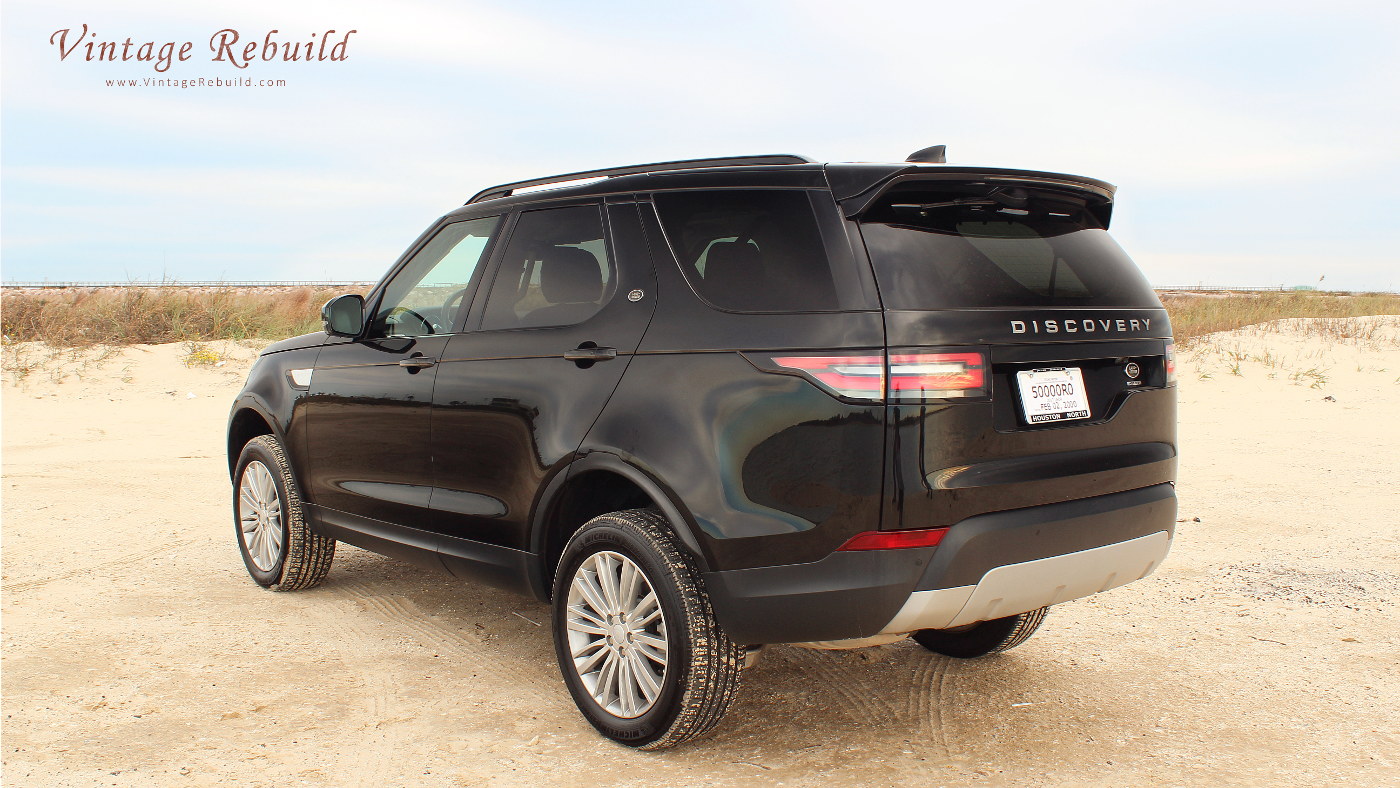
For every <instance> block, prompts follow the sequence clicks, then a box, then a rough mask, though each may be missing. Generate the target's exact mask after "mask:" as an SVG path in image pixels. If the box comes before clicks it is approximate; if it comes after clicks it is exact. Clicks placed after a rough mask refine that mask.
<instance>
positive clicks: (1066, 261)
mask: <svg viewBox="0 0 1400 788" xmlns="http://www.w3.org/2000/svg"><path fill="white" fill-rule="evenodd" d="M1101 210H1102V209H1101V207H1099V206H1096V205H1093V204H1091V203H1090V202H1089V199H1088V198H1085V197H1079V196H1076V195H1073V194H1069V193H1060V192H1052V191H1048V190H1047V191H1038V190H1028V189H1022V188H1011V187H1006V186H1000V187H997V186H986V185H981V186H964V187H953V188H949V187H945V188H942V189H927V188H926V189H923V190H918V191H904V192H900V193H896V194H893V195H890V196H887V197H885V198H883V199H882V200H881V201H880V202H878V203H877V204H876V205H875V206H874V207H873V208H872V209H871V210H870V211H869V212H867V214H866V215H864V216H863V217H862V221H861V233H862V235H863V236H864V237H865V246H866V249H867V251H868V252H869V253H870V260H871V263H872V264H873V265H874V267H875V275H876V279H877V280H878V281H879V285H880V296H881V298H882V299H883V300H884V303H885V306H886V307H887V308H890V309H937V308H959V307H995V306H1103V307H1156V306H1158V305H1159V302H1158V300H1157V295H1156V293H1154V292H1153V291H1152V288H1151V286H1150V285H1148V283H1147V280H1146V279H1145V278H1143V276H1142V273H1141V272H1140V271H1139V270H1138V269H1137V266H1135V265H1134V264H1133V262H1132V260H1130V259H1129V258H1128V256H1127V254H1125V253H1124V252H1123V250H1122V249H1121V248H1119V246H1118V244H1117V243H1115V242H1114V240H1113V239H1112V238H1111V237H1109V235H1108V232H1107V231H1106V230H1104V229H1103V224H1102V222H1101V221H1100V219H1099V215H1100V214H1099V212H1100V211H1101Z"/></svg>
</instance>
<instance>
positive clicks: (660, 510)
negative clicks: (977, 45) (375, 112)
mask: <svg viewBox="0 0 1400 788" xmlns="http://www.w3.org/2000/svg"><path fill="white" fill-rule="evenodd" d="M1113 198H1114V188H1113V187H1112V186H1110V185H1109V184H1107V183H1104V182H1102V181H1098V180H1093V179H1090V178H1084V177H1079V176H1073V175H1063V174H1055V173H1048V172H1034V171H1024V170H1010V169H994V168H986V167H964V166H955V165H950V164H947V163H945V162H944V160H943V155H942V147H941V146H936V147H935V148H930V149H926V150H924V151H920V152H918V153H916V154H914V155H913V156H911V157H910V159H909V160H908V161H905V162H903V163H897V164H834V163H833V164H822V163H817V162H813V161H811V160H809V159H806V158H803V157H799V156H786V155H775V156H747V157H734V158H718V159H696V160H689V161H678V162H668V163H662V164H650V165H642V166H631V167H619V168H613V169H605V170H595V171H589V172H578V173H572V174H569V175H561V176H555V177H551V178H541V179H537V180H529V181H521V182H517V183H508V184H504V185H500V186H495V187H492V188H489V189H486V190H484V191H482V192H481V193H479V194H477V195H476V196H474V197H472V198H471V199H470V200H469V201H468V202H467V203H466V204H465V205H464V206H463V207H461V208H458V209H456V210H454V211H451V212H450V213H448V214H447V215H446V216H443V217H442V218H440V219H438V220H437V221H435V222H433V224H432V225H431V226H430V227H429V228H428V229H427V231H425V232H424V233H423V234H422V236H420V237H419V238H418V240H417V241H415V242H414V243H413V244H412V245H411V246H410V247H409V249H408V251H407V252H405V254H404V255H403V256H402V257H401V258H400V259H399V260H398V261H397V262H396V263H395V264H394V265H393V266H392V267H391V268H390V270H389V272H388V274H387V275H386V276H385V277H384V279H383V280H382V281H381V282H379V284H378V285H376V286H375V287H374V288H373V289H372V290H370V292H369V293H368V294H367V295H365V296H360V295H344V296H340V297H338V298H335V299H333V300H331V301H330V302H329V303H327V304H326V306H325V308H324V310H323V313H322V317H323V320H324V326H325V330H324V331H321V332H317V333H314V334H308V335H306V336H301V337H296V338H294V339H288V340H285V341H282V342H278V343H276V344H274V345H272V346H270V347H269V348H267V349H266V350H265V351H264V352H263V353H262V354H261V356H260V357H259V359H258V360H257V362H256V364H255V365H254V367H253V369H252V371H251V372H250V374H249V376H248V381H247V384H246V385H245V387H244V388H243V390H242V391H241V392H240V393H239V395H238V397H237V400H236V402H235V403H234V406H233V410H232V415H231V419H230V422H229V429H228V457H229V470H230V473H231V474H232V479H233V483H234V484H233V486H234V512H235V518H236V523H237V539H238V545H239V547H240V549H241V551H242V555H243V560H244V562H245V564H246V565H247V568H248V571H249V573H250V574H251V575H252V577H253V579H254V580H255V581H256V582H257V583H259V584H260V585H262V586H265V587H267V588H270V589H273V590H278V591H289V590H295V589H301V588H307V587H309V586H313V585H315V584H316V583H318V582H320V581H321V579H322V578H323V577H325V575H326V572H327V571H328V570H329V568H330V565H331V559H332V556H333V554H334V551H335V545H336V543H337V542H346V543H349V544H352V545H358V546H360V547H362V548H367V549H369V550H373V551H377V552H379V553H383V554H385V555H389V556H394V557H398V558H402V559H406V560H409V561H413V562H417V563H418V564H421V565H423V566H426V567H431V568H434V569H438V570H443V571H446V572H449V573H451V574H452V575H456V576H460V577H463V578H471V579H473V580H476V581H480V582H485V583H489V584H492V585H494V586H497V587H500V588H504V589H509V590H512V591H517V592H521V593H524V594H530V595H533V596H535V597H537V598H539V599H541V600H552V605H553V635H554V643H555V649H556V652H557V656H558V661H559V666H560V669H561V671H562V673H563V677H564V682H565V684H566V685H567V687H568V689H569V692H570V693H571V694H572V695H573V698H574V700H575V701H576V702H577V704H578V707H579V709H580V710H581V711H582V713H583V715H584V716H585V717H586V718H587V719H588V721H589V722H590V723H592V724H593V725H594V726H595V727H596V728H597V729H598V730H599V731H601V732H602V733H603V734H604V735H606V736H608V737H611V738H612V739H614V740H616V741H618V742H621V743H623V744H627V745H630V746H634V747H641V748H647V749H659V748H664V747H668V746H672V745H675V744H677V743H680V742H682V741H686V740H688V739H691V738H693V737H695V736H698V735H700V734H703V733H705V732H706V731H708V730H710V729H711V728H713V727H714V725H715V724H716V723H717V722H718V721H719V719H720V718H721V716H723V714H724V713H725V711H726V709H728V707H729V706H730V704H731V702H732V700H733V698H734V694H735V691H736V689H737V687H738V686H739V680H740V672H741V669H742V667H743V666H744V664H745V662H746V660H748V659H751V658H753V657H754V656H755V655H756V653H757V649H758V648H759V647H761V646H763V645H764V644H773V643H802V644H808V645H815V646H819V647H828V648H843V647H860V646H869V645H878V644H883V643H889V642H892V641H895V640H898V639H901V638H905V637H912V638H913V639H914V640H915V641H917V642H918V643H919V644H921V645H922V646H924V647H926V648H928V649H930V650H932V651H934V652H938V653H940V654H944V655H948V656H952V657H962V658H968V657H977V656H982V655H986V654H990V653H994V652H997V651H1002V650H1005V649H1008V648H1011V647H1013V646H1015V645H1017V644H1019V643H1021V642H1022V641H1024V640H1025V639H1026V638H1027V637H1029V636H1030V635H1031V633H1032V632H1033V631H1034V630H1035V629H1036V627H1037V626H1039V625H1040V623H1041V620H1042V618H1043V616H1044V614H1045V610H1046V608H1047V607H1048V606H1050V605H1054V604H1057V603H1059V602H1064V601H1066V600H1070V599H1075V598H1078V597H1083V596H1086V595H1089V594H1094V593H1098V592H1101V591H1105V590H1107V589H1110V588H1113V587H1115V586H1120V585H1123V584H1124V583H1128V582H1131V581H1133V580H1137V579H1138V578H1141V577H1144V576H1146V575H1147V574H1149V573H1150V572H1152V571H1153V569H1154V568H1155V567H1156V566H1157V565H1158V564H1159V562H1161V561H1162V559H1163V558H1164V557H1165V556H1166V554H1167V551H1168V549H1169V547H1170V545H1171V540H1172V536H1173V529H1174V521H1175V509H1176V496H1175V491H1174V486H1173V480H1174V476H1175V469H1176V448H1175V443H1176V437H1175V435H1176V390H1175V380H1174V369H1173V346H1172V339H1171V327H1170V325H1169V323H1168V320H1167V315H1166V312H1165V311H1163V309H1162V306H1161V303H1160V302H1159V301H1158V299H1157V297H1156V295H1155V293H1154V292H1153V291H1152V289H1151V288H1150V287H1149V286H1148V284H1147V282H1146V281H1145V280H1144V278H1143V276H1142V275H1141V273H1140V272H1139V271H1138V270H1137V268H1136V267H1135V266H1134V265H1133V263H1132V262H1131V261H1130V260H1129V258H1128V257H1127V256H1126V255H1125V254H1124V253H1123V251H1122V250H1121V249H1120V248H1119V247H1118V246H1117V245H1116V244H1115V243H1114V241H1113V240H1112V239H1111V238H1110V237H1109V235H1108V232H1107V228H1108V225H1109V219H1110V214H1111V212H1112V208H1113Z"/></svg>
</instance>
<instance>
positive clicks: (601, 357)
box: [564, 347, 617, 361]
mask: <svg viewBox="0 0 1400 788" xmlns="http://www.w3.org/2000/svg"><path fill="white" fill-rule="evenodd" d="M564 358H566V359H568V360H569V361H612V360H613V359H615V358H617V348H615V347H579V348H574V349H573V350H566V351H564Z"/></svg>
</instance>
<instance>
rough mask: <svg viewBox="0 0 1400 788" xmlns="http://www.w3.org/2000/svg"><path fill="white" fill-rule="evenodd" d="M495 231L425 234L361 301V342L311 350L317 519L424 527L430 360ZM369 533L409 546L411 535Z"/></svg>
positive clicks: (491, 220) (462, 228)
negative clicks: (364, 301)
mask: <svg viewBox="0 0 1400 788" xmlns="http://www.w3.org/2000/svg"><path fill="white" fill-rule="evenodd" d="M499 224H500V217H487V218H480V219H470V220H465V221H455V222H449V223H446V224H444V225H443V226H442V227H440V228H439V229H437V230H436V232H433V233H431V234H430V235H429V236H428V237H427V240H426V241H424V242H422V243H421V245H419V246H418V248H417V250H416V251H414V252H413V253H412V254H411V255H409V256H408V258H407V260H406V261H404V262H403V263H402V264H401V265H400V266H399V267H398V270H397V271H395V273H394V274H393V275H392V276H391V277H390V278H389V279H388V280H386V282H385V283H384V284H383V285H382V286H381V287H379V288H377V289H376V291H375V293H372V294H371V299H370V300H369V306H368V307H367V308H366V312H367V317H366V320H365V323H366V326H365V329H364V331H363V333H362V334H361V336H359V337H356V338H354V339H351V340H346V341H342V342H339V343H337V344H329V345H327V346H326V347H325V348H323V349H322V350H321V354H320V356H319V357H318V358H317V363H316V369H315V371H314V373H313V375H312V379H311V386H310V391H309V396H308V397H307V398H306V400H305V406H304V407H305V424H306V448H307V458H308V459H307V468H308V473H307V474H306V485H307V493H308V498H309V500H310V501H311V502H312V503H313V504H314V505H315V506H316V507H317V512H316V514H317V515H319V517H320V519H321V520H322V521H325V522H328V523H329V524H331V525H332V526H336V525H339V526H341V527H346V528H350V529H352V530H357V531H364V532H376V531H380V532H382V531H384V530H385V526H384V525H383V524H385V523H389V524H394V525H396V526H399V527H408V528H410V529H420V530H421V529H423V527H424V526H425V525H426V523H427V520H428V503H429V497H430V494H431V491H432V484H433V482H432V474H433V462H432V460H433V456H432V450H431V440H430V433H429V427H430V415H429V413H430V408H431V405H432V396H433V383H434V379H435V377H436V373H437V369H436V365H437V360H438V358H439V357H440V356H441V355H442V351H443V348H444V347H446V345H447V343H448V341H449V339H450V338H451V336H452V332H453V330H454V328H456V327H457V326H459V325H460V324H461V322H462V321H463V320H464V319H465V314H464V313H465V312H466V307H465V306H464V305H469V304H470V303H471V300H472V296H473V293H474V290H475V287H476V284H477V282H478V281H479V280H480V278H481V272H482V268H483V266H482V265H481V263H482V261H483V260H485V255H486V250H487V247H488V245H489V242H490V240H491V237H492V234H493V232H494V231H495V229H496V228H497V226H498V225H499ZM424 533H425V534H426V533H427V531H425V532H424ZM378 535H380V536H387V537H390V538H397V539H399V540H400V541H408V542H410V543H412V542H414V541H415V537H414V535H413V533H412V532H402V531H397V530H390V531H389V532H388V533H379V534H378ZM416 541H417V542H418V543H419V544H418V546H420V547H424V548H431V547H432V546H433V543H434V541H435V540H433V539H430V538H428V537H427V536H423V537H422V538H421V539H417V540H416Z"/></svg>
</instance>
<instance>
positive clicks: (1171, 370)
mask: <svg viewBox="0 0 1400 788" xmlns="http://www.w3.org/2000/svg"><path fill="white" fill-rule="evenodd" d="M1163 362H1164V363H1165V364H1166V365H1167V385H1168V386H1175V385H1176V343H1175V342H1168V343H1167V352H1166V357H1165V358H1164V359H1163Z"/></svg>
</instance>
